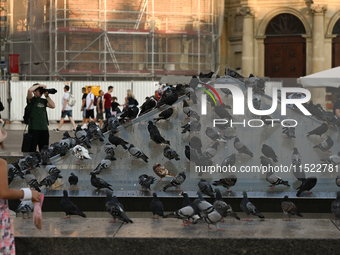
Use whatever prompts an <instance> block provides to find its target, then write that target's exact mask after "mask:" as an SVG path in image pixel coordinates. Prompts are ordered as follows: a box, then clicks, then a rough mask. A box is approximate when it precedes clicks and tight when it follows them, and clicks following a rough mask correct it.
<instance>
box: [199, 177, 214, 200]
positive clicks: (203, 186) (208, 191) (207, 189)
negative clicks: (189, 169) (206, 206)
mask: <svg viewBox="0 0 340 255" xmlns="http://www.w3.org/2000/svg"><path fill="white" fill-rule="evenodd" d="M198 187H199V189H200V191H201V192H202V193H203V194H205V195H207V196H209V197H211V198H214V197H215V194H214V191H213V188H212V187H211V185H210V183H209V182H207V181H206V180H204V179H201V180H200V181H199V182H198Z"/></svg>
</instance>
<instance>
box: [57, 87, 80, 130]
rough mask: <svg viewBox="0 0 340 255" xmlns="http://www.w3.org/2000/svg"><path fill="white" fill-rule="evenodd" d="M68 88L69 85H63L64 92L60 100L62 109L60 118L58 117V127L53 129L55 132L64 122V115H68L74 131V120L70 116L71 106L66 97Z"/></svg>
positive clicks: (68, 96) (67, 96)
mask: <svg viewBox="0 0 340 255" xmlns="http://www.w3.org/2000/svg"><path fill="white" fill-rule="evenodd" d="M69 90H70V86H68V85H65V87H64V92H65V94H64V96H63V99H62V101H61V104H62V106H63V109H62V111H61V119H60V122H59V127H58V128H57V129H53V130H54V131H56V132H59V131H60V129H61V127H62V126H63V124H64V118H65V117H66V116H68V118H69V120H70V121H71V124H72V126H73V131H76V124H75V123H74V120H73V118H72V106H70V105H69V104H68V99H69V98H70V92H68V91H69Z"/></svg>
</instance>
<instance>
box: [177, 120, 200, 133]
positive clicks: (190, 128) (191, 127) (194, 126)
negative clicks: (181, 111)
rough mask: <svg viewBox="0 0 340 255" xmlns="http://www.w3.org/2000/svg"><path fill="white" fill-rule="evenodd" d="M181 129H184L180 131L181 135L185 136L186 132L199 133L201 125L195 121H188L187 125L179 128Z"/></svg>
mask: <svg viewBox="0 0 340 255" xmlns="http://www.w3.org/2000/svg"><path fill="white" fill-rule="evenodd" d="M181 128H184V129H183V130H182V134H185V133H186V132H199V131H201V123H200V122H199V121H197V120H195V121H190V122H189V123H187V124H185V125H183V126H181Z"/></svg>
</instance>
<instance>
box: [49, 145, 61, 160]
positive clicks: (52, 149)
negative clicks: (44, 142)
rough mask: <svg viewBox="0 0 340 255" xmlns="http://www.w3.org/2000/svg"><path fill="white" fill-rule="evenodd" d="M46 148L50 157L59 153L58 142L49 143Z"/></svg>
mask: <svg viewBox="0 0 340 255" xmlns="http://www.w3.org/2000/svg"><path fill="white" fill-rule="evenodd" d="M48 149H49V151H50V157H53V156H55V155H58V154H59V153H60V143H59V142H55V143H53V144H51V145H50V147H49V148H48Z"/></svg>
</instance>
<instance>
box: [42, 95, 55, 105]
mask: <svg viewBox="0 0 340 255" xmlns="http://www.w3.org/2000/svg"><path fill="white" fill-rule="evenodd" d="M44 95H45V97H46V100H47V107H48V108H52V109H54V108H55V105H54V102H53V100H52V99H51V98H50V96H49V95H48V92H47V91H46V92H45V93H44Z"/></svg>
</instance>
